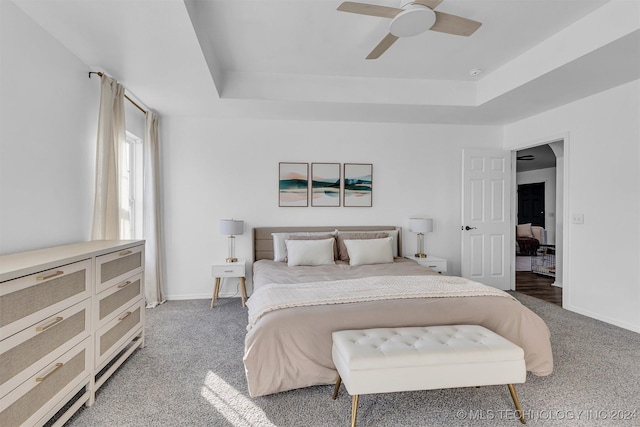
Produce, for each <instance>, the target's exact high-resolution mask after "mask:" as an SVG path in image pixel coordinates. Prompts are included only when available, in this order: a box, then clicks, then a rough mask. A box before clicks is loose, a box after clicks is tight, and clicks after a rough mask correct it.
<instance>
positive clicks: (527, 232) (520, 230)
mask: <svg viewBox="0 0 640 427" xmlns="http://www.w3.org/2000/svg"><path fill="white" fill-rule="evenodd" d="M516 236H517V237H533V231H531V223H528V224H518V225H516Z"/></svg>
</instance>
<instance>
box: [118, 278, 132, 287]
mask: <svg viewBox="0 0 640 427" xmlns="http://www.w3.org/2000/svg"><path fill="white" fill-rule="evenodd" d="M130 284H131V282H130V281H129V280H127V281H126V282H124V283H122V284H120V285H118V289H122V288H126V287H127V286H129V285H130Z"/></svg>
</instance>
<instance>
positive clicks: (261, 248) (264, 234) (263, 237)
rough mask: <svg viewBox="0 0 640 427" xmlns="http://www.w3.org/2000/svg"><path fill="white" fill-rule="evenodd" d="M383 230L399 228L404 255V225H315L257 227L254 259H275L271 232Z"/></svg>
mask: <svg viewBox="0 0 640 427" xmlns="http://www.w3.org/2000/svg"><path fill="white" fill-rule="evenodd" d="M336 229H338V230H341V231H381V230H398V231H399V232H398V256H402V227H396V226H394V225H357V226H354V225H352V226H344V227H340V226H326V227H325V226H322V227H319V226H315V227H256V228H254V229H253V260H254V261H258V260H261V259H273V236H271V233H287V232H291V233H296V232H304V231H316V232H317V231H327V232H331V231H334V230H336Z"/></svg>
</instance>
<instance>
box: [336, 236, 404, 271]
mask: <svg viewBox="0 0 640 427" xmlns="http://www.w3.org/2000/svg"><path fill="white" fill-rule="evenodd" d="M392 242H393V239H392V238H391V237H385V238H382V239H368V240H362V239H360V240H351V239H346V240H345V241H344V244H345V246H346V247H347V249H348V250H349V257H350V258H349V265H368V264H387V263H392V262H393V249H392V248H391V244H392Z"/></svg>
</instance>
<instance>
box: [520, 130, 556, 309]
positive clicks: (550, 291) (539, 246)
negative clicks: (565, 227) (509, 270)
mask: <svg viewBox="0 0 640 427" xmlns="http://www.w3.org/2000/svg"><path fill="white" fill-rule="evenodd" d="M552 144H555V146H554V148H552V146H551V144H543V145H539V146H535V147H531V148H527V149H524V150H519V151H517V152H516V154H515V158H516V167H515V177H516V183H515V186H514V187H515V189H516V190H517V192H516V200H515V202H516V203H515V206H516V212H515V218H514V220H515V221H516V224H515V225H520V226H519V227H515V228H516V230H517V231H516V242H515V243H516V244H515V246H516V257H515V258H516V260H515V270H516V272H515V290H516V291H518V292H522V293H524V294H526V295H530V296H533V297H536V298H540V299H542V300H544V301H547V302H551V303H553V304H557V305H560V306H562V288H561V287H560V286H561V276H559V277H556V273H557V266H556V263H557V262H558V261H560V262H561V259H562V257H561V254H558V250H561V249H562V247H561V245H560V247H559V248H558V246H557V245H556V243H557V240H558V236H562V224H561V222H562V221H561V218H562V198H563V192H562V190H561V189H560V190H558V187H562V185H563V181H562V178H561V177H560V178H558V173H561V172H560V171H562V165H560V167H559V168H558V164H557V162H558V161H559V162H560V163H561V162H562V161H563V157H562V150H561V146H562V144H563V143H562V141H559V142H554V143H552ZM558 145H560V147H558ZM558 148H560V151H558ZM556 153H559V156H556ZM559 169H560V171H559ZM556 218H560V221H556ZM529 225H530V226H531V227H532V232H531V233H530V235H529V238H528V239H527V237H525V236H527V231H526V230H529V227H528V226H529ZM531 238H533V242H532V239H531ZM560 240H561V239H560ZM518 242H520V243H521V244H522V246H523V250H521V248H520V246H521V245H520V244H518ZM525 244H526V246H525ZM558 255H560V256H558ZM560 274H561V273H560ZM558 285H560V286H558Z"/></svg>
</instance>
